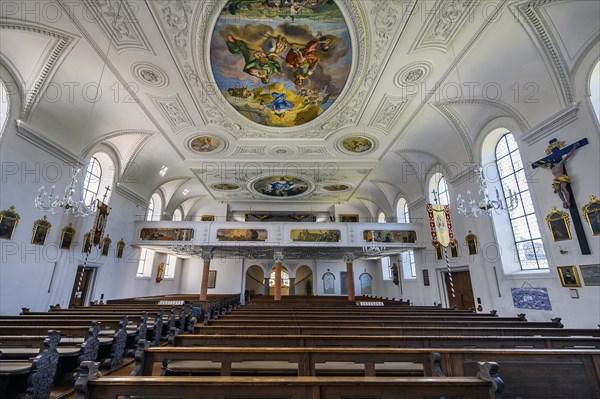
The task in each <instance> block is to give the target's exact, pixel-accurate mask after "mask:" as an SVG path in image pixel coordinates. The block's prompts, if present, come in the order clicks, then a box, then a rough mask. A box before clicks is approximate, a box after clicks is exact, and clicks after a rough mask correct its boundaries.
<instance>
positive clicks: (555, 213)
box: [546, 206, 571, 242]
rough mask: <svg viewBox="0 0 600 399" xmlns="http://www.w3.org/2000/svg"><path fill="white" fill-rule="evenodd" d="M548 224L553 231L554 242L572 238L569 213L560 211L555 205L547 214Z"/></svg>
mask: <svg viewBox="0 0 600 399" xmlns="http://www.w3.org/2000/svg"><path fill="white" fill-rule="evenodd" d="M546 224H547V225H548V228H549V229H550V232H551V233H552V239H553V240H554V242H556V241H566V240H570V239H571V228H570V223H569V214H568V213H567V212H565V211H559V210H558V209H556V207H555V206H553V207H552V210H551V211H550V213H549V214H548V215H546Z"/></svg>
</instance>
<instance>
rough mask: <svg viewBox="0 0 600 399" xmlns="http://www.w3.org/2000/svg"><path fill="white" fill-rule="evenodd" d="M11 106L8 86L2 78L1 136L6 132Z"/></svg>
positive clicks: (0, 90) (0, 99)
mask: <svg viewBox="0 0 600 399" xmlns="http://www.w3.org/2000/svg"><path fill="white" fill-rule="evenodd" d="M9 106H10V104H9V101H8V92H7V91H6V86H5V85H4V82H3V81H1V80H0V138H2V133H4V128H5V127H6V121H7V120H8V108H9Z"/></svg>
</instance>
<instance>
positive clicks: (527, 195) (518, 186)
mask: <svg viewBox="0 0 600 399" xmlns="http://www.w3.org/2000/svg"><path fill="white" fill-rule="evenodd" d="M495 154H496V167H497V168H498V175H499V177H500V185H501V186H502V191H503V193H504V198H505V199H506V197H507V196H508V195H509V192H512V194H513V195H514V194H517V196H518V198H519V206H518V207H517V208H516V209H515V210H514V211H512V212H510V213H509V215H508V217H509V220H510V225H511V227H512V233H513V239H514V242H515V248H516V250H517V254H518V257H519V263H520V264H521V269H522V270H532V269H547V268H548V260H547V259H546V253H545V252H544V245H543V243H542V238H541V235H540V227H539V225H538V222H537V219H536V216H535V209H534V207H533V201H532V200H531V192H530V191H529V184H528V183H527V177H526V175H525V170H524V168H523V161H522V159H521V154H520V153H519V146H518V144H517V142H516V140H515V138H514V136H513V135H512V133H510V132H509V133H506V134H504V135H503V136H502V137H501V138H500V140H499V141H498V144H497V145H496V151H495Z"/></svg>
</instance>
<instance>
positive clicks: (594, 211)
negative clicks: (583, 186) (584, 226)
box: [581, 195, 600, 236]
mask: <svg viewBox="0 0 600 399" xmlns="http://www.w3.org/2000/svg"><path fill="white" fill-rule="evenodd" d="M581 211H582V212H583V218H584V219H585V221H586V222H587V223H588V225H589V226H590V230H591V231H592V235H595V236H599V235H600V201H598V199H597V198H596V196H595V195H591V196H590V202H588V203H587V204H585V205H584V206H583V208H581Z"/></svg>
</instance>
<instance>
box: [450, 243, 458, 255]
mask: <svg viewBox="0 0 600 399" xmlns="http://www.w3.org/2000/svg"><path fill="white" fill-rule="evenodd" d="M450 256H452V257H453V258H458V243H457V242H456V241H454V245H450Z"/></svg>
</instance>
